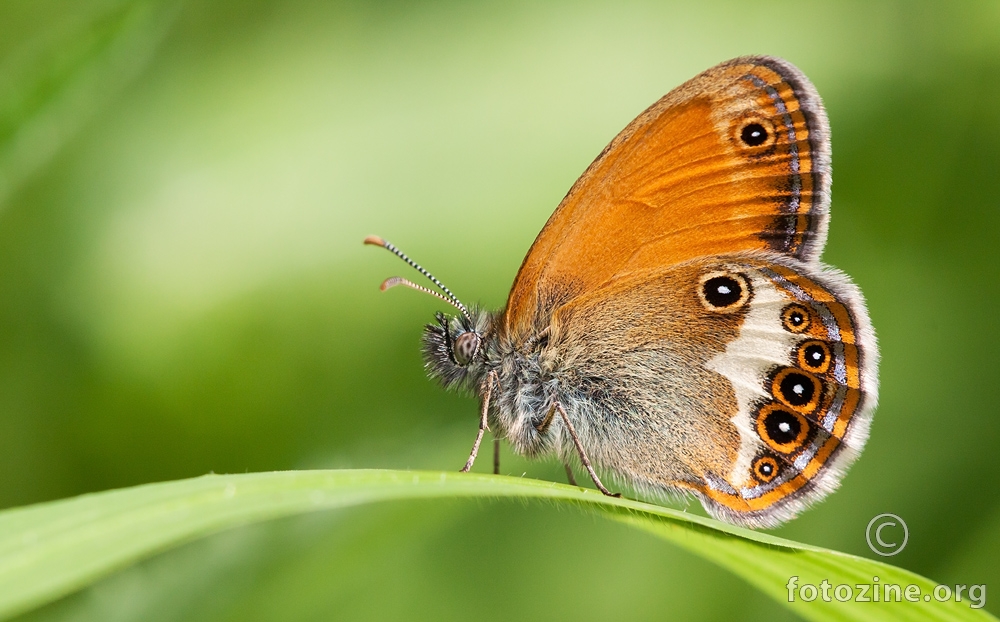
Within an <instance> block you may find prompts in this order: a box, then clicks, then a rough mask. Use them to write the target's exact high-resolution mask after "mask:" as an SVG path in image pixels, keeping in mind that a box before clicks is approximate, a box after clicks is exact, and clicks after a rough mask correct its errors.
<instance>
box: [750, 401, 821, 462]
mask: <svg viewBox="0 0 1000 622" xmlns="http://www.w3.org/2000/svg"><path fill="white" fill-rule="evenodd" d="M808 433H809V422H808V421H806V418H805V417H803V416H802V415H800V414H798V413H797V412H794V411H792V410H790V409H788V408H787V407H785V406H782V405H781V404H777V403H774V402H772V403H770V404H765V405H764V406H763V407H761V409H760V411H759V412H758V413H757V435H758V436H760V438H761V439H762V440H763V441H764V442H766V443H767V444H768V445H770V447H771V448H772V449H775V450H777V451H780V452H782V453H791V452H793V451H795V450H797V449H798V448H799V447H801V446H802V443H804V442H805V440H806V436H807V435H808Z"/></svg>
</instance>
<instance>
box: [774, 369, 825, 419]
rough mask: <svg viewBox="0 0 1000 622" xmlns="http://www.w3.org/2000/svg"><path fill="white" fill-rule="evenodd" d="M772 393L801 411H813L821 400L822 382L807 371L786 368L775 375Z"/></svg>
mask: <svg viewBox="0 0 1000 622" xmlns="http://www.w3.org/2000/svg"><path fill="white" fill-rule="evenodd" d="M772 393H774V396H775V397H776V398H778V399H779V400H781V401H783V402H784V403H786V404H788V405H789V406H791V407H792V408H795V409H796V410H798V411H800V412H811V411H812V410H813V409H815V408H816V405H817V403H818V401H819V399H818V398H819V393H820V384H819V380H816V379H815V378H813V377H812V376H810V375H808V374H806V373H805V372H801V371H798V370H796V369H794V368H785V369H783V370H781V371H779V372H778V374H777V375H776V376H775V377H774V383H773V384H772Z"/></svg>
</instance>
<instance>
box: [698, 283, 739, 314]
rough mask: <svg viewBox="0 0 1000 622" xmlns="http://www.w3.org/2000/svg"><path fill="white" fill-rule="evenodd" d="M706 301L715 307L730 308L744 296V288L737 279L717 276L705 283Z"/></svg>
mask: <svg viewBox="0 0 1000 622" xmlns="http://www.w3.org/2000/svg"><path fill="white" fill-rule="evenodd" d="M704 287H705V300H707V301H708V304H710V305H712V306H713V307H728V306H729V305H731V304H733V303H735V302H736V301H737V300H739V299H740V296H742V295H743V288H742V287H740V284H739V282H738V281H737V280H736V279H733V278H730V277H728V276H717V277H715V278H712V279H709V280H707V281H705V285H704Z"/></svg>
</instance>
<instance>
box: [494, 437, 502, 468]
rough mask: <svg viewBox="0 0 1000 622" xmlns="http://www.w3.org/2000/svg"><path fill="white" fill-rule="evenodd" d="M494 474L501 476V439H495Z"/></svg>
mask: <svg viewBox="0 0 1000 622" xmlns="http://www.w3.org/2000/svg"><path fill="white" fill-rule="evenodd" d="M493 474H494V475H500V437H499V436H494V437H493Z"/></svg>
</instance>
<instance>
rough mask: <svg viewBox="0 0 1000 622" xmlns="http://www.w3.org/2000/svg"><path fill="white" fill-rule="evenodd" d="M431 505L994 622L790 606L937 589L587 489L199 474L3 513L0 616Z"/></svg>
mask: <svg viewBox="0 0 1000 622" xmlns="http://www.w3.org/2000/svg"><path fill="white" fill-rule="evenodd" d="M434 497H487V498H498V497H518V498H538V499H546V500H548V501H549V502H553V503H564V504H572V505H576V506H581V507H586V508H589V509H591V510H594V511H597V512H600V513H602V514H604V515H606V516H608V517H609V518H612V519H614V520H619V521H622V522H625V523H627V524H629V525H632V526H635V527H637V528H640V529H642V530H645V531H648V532H650V533H651V534H654V535H656V536H658V537H660V538H663V539H666V540H668V541H671V542H673V543H675V544H676V545H678V546H681V547H683V548H685V549H687V550H689V551H691V552H693V553H695V554H696V555H699V556H702V557H704V558H706V559H708V560H710V561H713V562H715V563H717V564H718V565H720V566H722V567H724V568H726V569H728V570H730V571H732V572H734V573H735V574H737V575H739V576H741V577H743V578H744V579H746V580H747V581H749V582H750V583H751V584H752V585H754V586H756V587H757V588H758V589H760V590H761V591H762V592H764V593H765V594H767V595H769V596H770V597H772V598H774V599H775V600H777V601H779V602H782V603H784V604H785V605H787V606H789V607H791V608H792V609H793V610H794V611H796V612H797V613H798V614H800V615H801V616H803V617H804V618H806V619H810V620H992V619H995V618H993V617H992V616H990V615H989V614H988V613H986V612H985V611H983V610H981V609H972V608H970V606H969V605H970V602H969V600H968V599H967V598H966V599H964V601H963V602H955V601H954V600H953V599H952V600H950V601H947V602H937V601H936V600H934V599H933V598H932V599H931V600H930V601H929V602H924V601H923V600H921V601H920V602H906V601H903V602H891V603H886V602H869V603H857V602H847V603H840V602H837V601H836V600H835V599H832V598H831V602H824V601H823V600H822V597H819V598H817V599H816V600H815V601H813V602H808V603H807V602H802V601H801V600H797V601H796V602H792V603H789V602H788V597H787V590H786V588H785V585H786V583H787V581H788V579H789V577H791V576H797V577H798V580H799V584H800V585H801V584H806V583H809V584H813V585H818V584H819V583H820V582H821V581H822V580H823V579H826V580H828V581H829V582H830V583H831V584H833V585H837V584H848V585H852V586H853V585H856V584H870V583H872V581H873V579H872V577H874V576H877V577H879V583H880V584H883V585H884V584H887V583H889V584H897V585H900V586H903V587H904V588H905V586H906V585H909V584H913V585H917V586H919V587H920V590H921V593H922V594H930V593H931V592H932V590H933V589H934V586H935V584H934V582H932V581H930V580H928V579H925V578H923V577H920V576H919V575H916V574H914V573H912V572H909V571H906V570H903V569H900V568H895V567H893V566H890V565H888V564H884V563H881V562H877V561H872V560H868V559H864V558H860V557H855V556H852V555H845V554H843V553H838V552H835V551H829V550H825V549H820V548H817V547H812V546H808V545H804V544H799V543H796V542H792V541H788V540H784V539H781V538H776V537H774V536H770V535H767V534H760V533H755V532H751V531H747V530H744V529H739V528H736V527H732V526H729V525H725V524H723V523H719V522H717V521H714V520H711V519H706V518H701V517H698V516H693V515H689V514H686V513H683V512H679V511H676V510H671V509H668V508H663V507H659V506H655V505H650V504H647V503H641V502H638V501H631V500H628V499H612V498H608V497H604V496H602V495H601V494H600V493H597V492H596V491H593V490H586V489H581V488H575V487H571V486H567V485H564V484H556V483H552V482H543V481H538V480H529V479H520V478H514V477H506V476H496V475H480V474H459V473H440V472H411V471H381V470H355V471H350V470H345V471H287V472H277V473H252V474H243V475H206V476H203V477H198V478H194V479H187V480H180V481H174V482H165V483H160V484H147V485H144V486H137V487H134V488H127V489H122V490H112V491H107V492H101V493H95V494H90V495H84V496H81V497H75V498H71V499H65V500H61V501H54V502H50V503H43V504H39V505H34V506H28V507H24V508H15V509H11V510H6V511H3V512H0V618H4V619H5V618H9V617H11V616H13V615H15V614H17V613H20V612H24V611H27V610H29V609H31V608H33V607H36V606H38V605H41V604H44V603H46V602H50V601H52V600H54V599H56V598H58V597H60V596H63V595H65V594H67V593H70V592H72V591H74V590H76V589H79V588H81V587H83V586H85V585H88V584H90V583H92V582H94V581H95V580H97V579H98V578H100V577H102V576H104V575H107V574H108V573H110V572H112V571H114V570H116V569H119V568H122V567H124V566H126V565H128V564H131V563H134V562H136V561H137V560H140V559H142V558H144V557H148V556H150V555H152V554H154V553H156V552H159V551H163V550H165V549H168V548H170V547H172V546H176V545H178V544H180V543H183V542H187V541H190V540H193V539H195V538H199V537H202V536H206V535H209V534H212V533H215V532H218V531H220V530H223V529H227V528H230V527H234V526H237V525H245V524H249V523H255V522H260V521H264V520H269V519H274V518H279V517H283V516H291V515H294V514H302V513H305V512H312V511H317V510H323V509H330V508H338V507H346V506H352V505H359V504H364V503H374V502H379V501H389V500H403V499H414V498H434Z"/></svg>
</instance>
